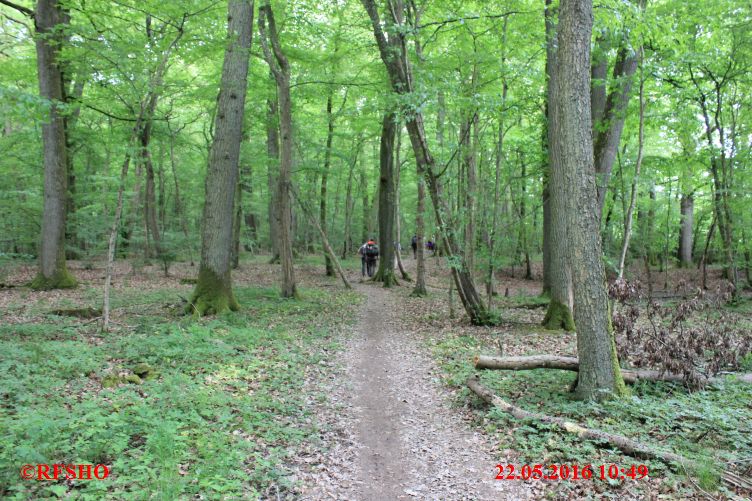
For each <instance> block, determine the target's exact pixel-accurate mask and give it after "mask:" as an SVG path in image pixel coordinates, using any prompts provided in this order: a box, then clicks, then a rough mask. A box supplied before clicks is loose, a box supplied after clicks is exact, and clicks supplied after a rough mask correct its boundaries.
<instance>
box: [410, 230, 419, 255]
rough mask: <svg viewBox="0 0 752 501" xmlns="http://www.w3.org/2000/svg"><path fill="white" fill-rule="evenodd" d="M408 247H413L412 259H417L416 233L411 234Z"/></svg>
mask: <svg viewBox="0 0 752 501" xmlns="http://www.w3.org/2000/svg"><path fill="white" fill-rule="evenodd" d="M410 247H412V248H413V259H418V235H413V239H412V240H410Z"/></svg>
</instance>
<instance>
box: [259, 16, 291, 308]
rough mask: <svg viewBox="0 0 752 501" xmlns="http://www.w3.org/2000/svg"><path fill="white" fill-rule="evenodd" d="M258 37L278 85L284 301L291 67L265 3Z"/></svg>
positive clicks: (285, 292) (285, 289)
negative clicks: (259, 36)
mask: <svg viewBox="0 0 752 501" xmlns="http://www.w3.org/2000/svg"><path fill="white" fill-rule="evenodd" d="M258 24H259V33H260V35H261V47H262V48H263V51H264V59H265V60H266V62H267V64H268V65H269V69H270V70H271V72H272V74H273V75H274V80H275V81H276V83H277V97H278V99H279V132H280V135H281V136H282V138H281V139H282V142H281V155H280V161H279V179H278V182H277V209H278V210H277V213H276V217H277V230H278V235H277V237H278V238H277V241H278V245H279V260H280V264H281V265H282V286H281V294H282V297H285V298H293V297H297V295H298V292H297V286H296V284H295V269H294V267H293V255H292V244H293V238H292V225H293V221H292V204H291V200H290V198H291V197H290V188H291V182H292V181H291V176H292V149H293V135H292V134H293V132H292V102H291V100H290V63H289V62H288V60H287V57H286V56H285V54H284V52H283V51H282V47H281V45H280V43H279V35H278V33H277V24H276V22H275V19H274V11H273V10H272V7H271V5H270V4H269V2H268V1H264V2H263V3H262V5H261V7H260V8H259V20H258Z"/></svg>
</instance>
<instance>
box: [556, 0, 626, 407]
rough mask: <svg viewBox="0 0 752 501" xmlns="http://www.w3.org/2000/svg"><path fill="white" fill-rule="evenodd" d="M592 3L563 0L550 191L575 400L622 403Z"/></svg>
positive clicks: (622, 386)
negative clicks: (603, 218) (603, 214)
mask: <svg viewBox="0 0 752 501" xmlns="http://www.w3.org/2000/svg"><path fill="white" fill-rule="evenodd" d="M592 27H593V4H592V0H562V2H561V6H560V17H559V30H558V39H559V40H558V41H559V50H558V54H557V58H556V59H557V61H556V66H557V69H556V71H557V76H558V82H557V89H556V94H555V97H556V100H555V103H556V104H555V106H556V113H557V118H558V120H557V124H556V141H555V148H554V151H553V154H554V155H558V157H559V163H560V165H559V166H557V167H559V168H556V169H554V172H553V175H552V185H551V189H552V192H555V193H558V194H559V196H561V198H562V200H563V201H564V204H563V209H564V210H563V211H562V213H563V217H564V218H565V220H566V225H567V226H568V227H569V231H568V232H567V234H568V238H567V239H565V240H559V241H558V242H557V243H558V244H559V245H562V246H564V247H565V248H566V257H567V259H568V260H569V262H570V267H571V272H572V285H573V290H574V318H575V322H576V324H577V353H579V357H580V372H579V379H578V384H577V388H576V395H577V397H578V398H580V399H583V400H591V399H602V398H608V397H620V396H622V395H624V394H625V392H626V388H625V386H624V381H623V379H622V377H621V373H620V370H619V363H618V359H617V355H616V345H615V343H614V337H613V332H612V331H611V328H610V318H609V306H608V294H607V292H606V275H605V271H604V268H603V262H602V260H601V258H602V251H601V239H600V231H599V226H600V224H599V223H600V217H599V214H598V212H597V210H598V206H597V203H596V200H597V198H596V195H597V190H596V183H595V177H594V175H593V172H594V168H593V144H592V135H591V124H590V120H591V118H590V75H589V68H590V37H591V34H592Z"/></svg>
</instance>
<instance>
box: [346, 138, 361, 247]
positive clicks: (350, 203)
mask: <svg viewBox="0 0 752 501" xmlns="http://www.w3.org/2000/svg"><path fill="white" fill-rule="evenodd" d="M360 145H361V142H360V138H358V140H357V145H356V146H355V151H354V152H353V158H352V161H351V162H350V166H349V169H348V171H347V194H346V195H345V234H344V239H343V240H344V241H343V243H342V259H346V258H347V255H348V254H350V253H351V252H352V251H353V237H352V219H353V210H354V209H355V200H354V199H353V193H352V188H353V175H354V174H355V166H356V165H357V164H358V155H359V154H360Z"/></svg>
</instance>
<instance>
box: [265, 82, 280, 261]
mask: <svg viewBox="0 0 752 501" xmlns="http://www.w3.org/2000/svg"><path fill="white" fill-rule="evenodd" d="M266 109H267V112H266V155H267V159H268V162H267V165H266V169H267V181H268V184H267V186H268V188H269V204H268V207H267V212H268V215H269V249H270V250H271V253H272V258H271V260H270V262H272V263H275V262H277V261H279V242H278V239H277V234H278V233H279V229H278V228H277V211H278V210H279V208H278V200H277V184H278V176H277V172H278V171H279V103H278V101H277V96H276V89H275V96H274V98H270V99H267V100H266Z"/></svg>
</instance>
